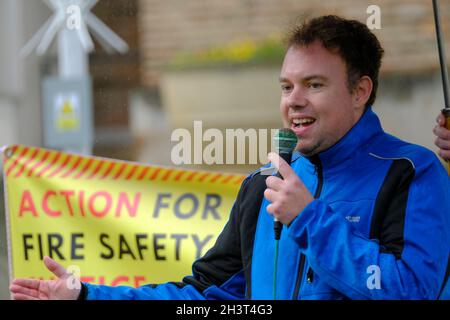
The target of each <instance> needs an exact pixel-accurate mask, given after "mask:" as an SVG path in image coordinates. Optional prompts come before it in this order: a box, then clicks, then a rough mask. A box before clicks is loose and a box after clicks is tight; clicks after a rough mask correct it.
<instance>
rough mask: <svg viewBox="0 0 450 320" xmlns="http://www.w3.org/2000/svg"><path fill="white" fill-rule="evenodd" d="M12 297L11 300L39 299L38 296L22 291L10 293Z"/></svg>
mask: <svg viewBox="0 0 450 320" xmlns="http://www.w3.org/2000/svg"><path fill="white" fill-rule="evenodd" d="M12 298H13V300H39V299H38V298H35V297H32V296H28V295H26V294H22V293H14V294H13V295H12Z"/></svg>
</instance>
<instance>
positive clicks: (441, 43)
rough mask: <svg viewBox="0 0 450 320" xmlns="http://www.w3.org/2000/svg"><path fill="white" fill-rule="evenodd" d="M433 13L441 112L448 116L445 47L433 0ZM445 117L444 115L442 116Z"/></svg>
mask: <svg viewBox="0 0 450 320" xmlns="http://www.w3.org/2000/svg"><path fill="white" fill-rule="evenodd" d="M433 12H434V23H435V25H436V36H437V43H438V50H439V61H440V63H441V75H442V87H443V90H444V110H443V112H445V113H449V114H448V115H449V116H450V106H449V103H448V101H449V93H448V71H447V62H446V58H445V45H444V41H443V39H442V29H441V15H440V10H439V3H438V0H433ZM444 115H445V114H444Z"/></svg>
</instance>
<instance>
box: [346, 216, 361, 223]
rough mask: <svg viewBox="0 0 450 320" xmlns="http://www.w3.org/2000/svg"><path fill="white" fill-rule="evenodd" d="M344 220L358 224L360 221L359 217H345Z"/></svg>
mask: <svg viewBox="0 0 450 320" xmlns="http://www.w3.org/2000/svg"><path fill="white" fill-rule="evenodd" d="M345 219H347V220H348V221H349V222H359V220H361V217H360V216H346V217H345Z"/></svg>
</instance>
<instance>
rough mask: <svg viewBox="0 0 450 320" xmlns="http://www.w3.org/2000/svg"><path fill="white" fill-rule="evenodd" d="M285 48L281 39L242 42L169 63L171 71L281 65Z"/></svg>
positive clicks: (186, 54)
mask: <svg viewBox="0 0 450 320" xmlns="http://www.w3.org/2000/svg"><path fill="white" fill-rule="evenodd" d="M284 53H285V48H284V45H283V43H282V41H281V40H280V38H279V37H276V36H272V37H270V38H267V39H266V40H264V41H260V42H257V41H254V40H240V41H233V42H230V43H228V44H225V45H222V46H215V47H211V48H208V49H203V50H198V51H194V52H181V53H179V54H177V55H175V56H174V57H173V59H172V60H170V61H169V63H168V68H169V69H170V70H183V69H197V68H208V67H228V66H242V65H261V64H281V63H282V61H283V57H284Z"/></svg>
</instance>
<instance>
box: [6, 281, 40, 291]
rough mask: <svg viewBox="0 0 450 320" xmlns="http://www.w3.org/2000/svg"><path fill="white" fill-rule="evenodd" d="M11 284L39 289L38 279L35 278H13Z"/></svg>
mask: <svg viewBox="0 0 450 320" xmlns="http://www.w3.org/2000/svg"><path fill="white" fill-rule="evenodd" d="M12 285H16V286H20V287H26V288H30V289H39V280H35V279H14V280H13V282H12Z"/></svg>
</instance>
